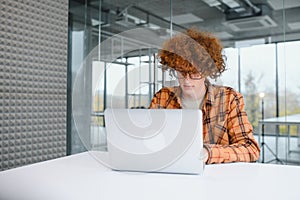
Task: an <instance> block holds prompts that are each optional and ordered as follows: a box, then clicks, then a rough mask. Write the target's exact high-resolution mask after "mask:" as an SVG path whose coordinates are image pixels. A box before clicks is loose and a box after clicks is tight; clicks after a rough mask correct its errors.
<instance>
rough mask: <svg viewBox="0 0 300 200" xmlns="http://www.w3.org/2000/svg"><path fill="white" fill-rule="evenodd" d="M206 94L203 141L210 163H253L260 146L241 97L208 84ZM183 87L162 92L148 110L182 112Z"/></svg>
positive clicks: (233, 91)
mask: <svg viewBox="0 0 300 200" xmlns="http://www.w3.org/2000/svg"><path fill="white" fill-rule="evenodd" d="M206 86H207V92H206V95H205V97H204V100H203V104H202V108H201V110H202V113H203V140H204V147H205V148H206V149H207V151H208V154H209V158H208V161H207V163H226V162H254V161H257V160H258V158H259V153H260V149H259V145H258V143H257V142H256V141H255V139H254V137H253V133H252V130H253V129H252V126H251V124H250V122H249V120H248V117H247V114H246V112H245V110H244V100H243V97H242V95H241V94H240V93H238V92H236V91H235V90H233V89H232V88H230V87H224V86H216V85H212V84H210V83H209V81H208V80H206ZM180 97H181V89H180V87H170V88H162V89H161V90H160V91H158V92H157V93H156V94H155V95H154V97H153V99H152V102H151V105H150V107H149V108H166V109H181V108H182V103H181V99H180Z"/></svg>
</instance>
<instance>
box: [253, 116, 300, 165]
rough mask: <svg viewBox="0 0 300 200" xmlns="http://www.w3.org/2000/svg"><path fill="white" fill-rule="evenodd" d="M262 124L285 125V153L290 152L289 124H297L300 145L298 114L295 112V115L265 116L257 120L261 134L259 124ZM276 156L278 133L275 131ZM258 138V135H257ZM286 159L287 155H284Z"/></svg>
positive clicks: (299, 120) (299, 119)
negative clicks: (286, 140)
mask: <svg viewBox="0 0 300 200" xmlns="http://www.w3.org/2000/svg"><path fill="white" fill-rule="evenodd" d="M262 125H284V126H287V137H288V142H287V149H288V151H287V153H290V152H291V150H290V126H298V146H299V145H300V140H299V138H300V135H299V134H300V133H299V126H300V114H295V115H287V116H283V117H274V118H267V119H264V120H260V121H259V127H260V131H259V133H260V134H261V126H262ZM276 134H277V135H276V145H275V147H276V150H275V151H276V153H275V154H276V156H278V136H279V135H278V133H276ZM259 140H260V137H259ZM286 159H287V155H286Z"/></svg>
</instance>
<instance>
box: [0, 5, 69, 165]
mask: <svg viewBox="0 0 300 200" xmlns="http://www.w3.org/2000/svg"><path fill="white" fill-rule="evenodd" d="M67 37H68V0H51V1H49V0H0V170H6V169H10V168H14V167H18V166H22V165H26V164H30V163H35V162H39V161H44V160H48V159H52V158H57V157H61V156H64V155H65V154H66V109H67V107H66V102H67V88H66V87H67Z"/></svg>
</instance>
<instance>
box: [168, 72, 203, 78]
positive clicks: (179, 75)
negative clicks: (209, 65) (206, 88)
mask: <svg viewBox="0 0 300 200" xmlns="http://www.w3.org/2000/svg"><path fill="white" fill-rule="evenodd" d="M173 74H174V77H176V78H177V79H185V78H187V76H189V78H190V79H193V80H199V79H201V78H202V77H201V74H200V73H193V74H190V73H184V72H179V71H174V72H173Z"/></svg>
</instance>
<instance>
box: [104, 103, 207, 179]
mask: <svg viewBox="0 0 300 200" xmlns="http://www.w3.org/2000/svg"><path fill="white" fill-rule="evenodd" d="M104 117H105V126H106V134H107V151H108V160H107V162H108V163H107V164H108V165H109V167H110V168H112V169H114V170H120V171H138V172H161V173H180V174H202V173H203V170H204V166H205V165H204V162H203V156H202V153H203V138H202V137H203V136H202V112H201V110H188V109H106V110H105V112H104Z"/></svg>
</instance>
